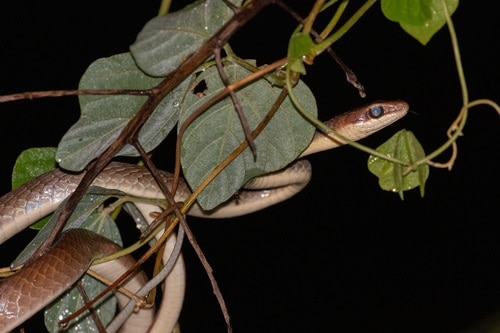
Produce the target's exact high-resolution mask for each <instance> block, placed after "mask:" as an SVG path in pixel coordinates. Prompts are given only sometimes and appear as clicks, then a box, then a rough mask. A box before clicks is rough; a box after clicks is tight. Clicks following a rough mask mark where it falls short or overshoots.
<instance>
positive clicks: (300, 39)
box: [288, 31, 315, 75]
mask: <svg viewBox="0 0 500 333" xmlns="http://www.w3.org/2000/svg"><path fill="white" fill-rule="evenodd" d="M314 45H315V44H314V42H313V40H312V39H311V36H309V35H308V34H305V33H303V32H300V31H299V32H296V33H294V34H292V36H291V37H290V42H289V44H288V63H289V65H290V69H291V70H292V71H294V72H298V73H300V74H304V75H305V74H306V68H305V66H304V63H303V61H302V58H303V56H305V55H306V54H309V53H310V52H311V49H312V47H313V46H314Z"/></svg>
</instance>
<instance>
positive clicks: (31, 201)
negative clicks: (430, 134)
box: [0, 100, 408, 333]
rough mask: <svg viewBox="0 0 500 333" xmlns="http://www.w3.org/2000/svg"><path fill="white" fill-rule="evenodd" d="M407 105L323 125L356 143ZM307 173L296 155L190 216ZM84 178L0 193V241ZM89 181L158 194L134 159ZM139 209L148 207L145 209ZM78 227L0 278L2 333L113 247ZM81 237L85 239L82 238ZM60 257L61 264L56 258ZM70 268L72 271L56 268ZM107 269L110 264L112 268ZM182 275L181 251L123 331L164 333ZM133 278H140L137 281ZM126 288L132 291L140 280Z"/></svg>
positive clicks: (218, 213) (56, 175)
mask: <svg viewBox="0 0 500 333" xmlns="http://www.w3.org/2000/svg"><path fill="white" fill-rule="evenodd" d="M407 111H408V104H407V103H406V102H403V101H399V100H395V101H387V102H376V103H372V104H370V105H367V106H364V107H361V108H358V109H355V110H353V111H350V112H348V113H345V114H342V115H340V116H337V117H335V118H333V119H332V120H330V121H328V122H326V123H325V124H326V125H327V126H329V127H330V128H332V129H334V130H335V131H337V132H338V133H340V134H341V135H343V136H345V137H347V138H349V139H350V140H353V141H356V140H359V139H362V138H364V137H366V136H368V135H370V134H372V133H374V132H376V131H378V130H380V129H382V128H384V127H386V126H388V125H390V124H392V123H393V122H394V121H396V120H398V119H400V118H401V117H403V116H404V115H405V114H406V113H407ZM342 144H343V142H341V141H338V140H335V139H332V138H331V137H327V136H326V135H324V134H322V133H319V132H318V133H316V134H315V136H314V138H313V140H312V142H311V144H310V145H309V146H308V148H307V149H306V150H305V151H304V152H303V153H302V154H301V157H302V156H306V155H309V154H312V153H315V152H318V151H322V150H326V149H332V148H335V147H338V146H340V145H342ZM163 175H164V177H165V180H166V181H167V184H168V182H169V181H170V179H171V175H170V174H168V173H163ZM310 176H311V166H310V164H309V162H307V161H305V160H299V161H297V162H295V163H293V164H291V165H290V166H289V167H287V168H286V169H284V170H281V171H278V172H274V173H271V174H268V175H264V176H261V177H257V178H255V179H252V180H251V181H249V182H248V183H247V184H246V185H245V188H246V189H253V190H251V191H250V190H241V191H240V192H239V194H238V198H237V200H229V201H228V202H226V203H224V204H222V205H220V206H219V207H217V208H216V209H214V210H212V211H203V210H202V209H201V208H200V207H199V206H197V205H193V206H192V207H191V209H190V210H189V211H188V215H192V216H198V217H205V218H227V217H234V216H239V215H244V214H249V213H251V212H254V211H257V210H260V209H264V208H266V207H268V206H271V205H273V204H276V203H278V202H280V201H283V200H285V199H287V198H289V197H291V196H292V195H294V194H295V193H297V192H299V191H300V190H301V189H302V188H303V187H305V186H306V185H307V183H308V182H309V179H310ZM82 177H83V175H82V174H72V173H67V172H64V171H63V170H60V169H56V170H53V171H51V172H49V173H47V174H44V175H42V176H40V177H38V178H36V179H34V180H33V181H31V182H29V183H27V184H25V185H23V186H22V187H20V188H17V189H14V190H13V191H11V192H9V193H7V194H6V195H5V196H3V197H2V198H0V244H1V243H2V242H4V241H5V240H7V239H9V238H10V237H12V236H13V235H15V234H16V233H18V232H19V231H21V230H23V229H24V228H26V227H27V226H29V225H30V224H32V223H33V222H35V221H37V220H38V219H39V218H41V217H43V216H45V215H47V214H49V213H51V212H52V211H54V210H55V209H56V208H57V206H58V205H59V204H60V203H61V202H62V201H63V200H64V199H65V198H66V197H68V196H69V195H70V194H71V193H72V192H73V191H74V190H75V188H76V187H77V185H78V183H79V181H80V180H81V178H82ZM93 185H96V186H100V187H104V188H108V189H117V190H120V191H123V192H125V193H128V194H130V195H133V196H138V197H145V198H164V195H163V194H162V193H161V191H160V189H159V188H158V186H157V184H156V183H155V181H154V179H153V177H152V176H151V175H150V173H149V171H148V170H147V169H146V168H144V167H139V166H137V165H132V164H124V163H117V162H112V163H110V164H109V165H108V166H107V167H106V168H105V169H104V170H103V172H102V173H101V174H100V175H99V176H98V177H97V178H96V179H95V181H94V183H93ZM190 194H191V192H190V189H189V187H188V186H187V185H186V184H185V183H184V182H181V183H180V184H179V187H178V190H177V192H176V193H175V199H176V200H178V201H183V200H185V199H186V198H187V197H188V196H189V195H190ZM154 208H155V206H150V207H149V208H148V209H149V211H151V210H154ZM143 213H144V214H147V213H148V212H146V211H143ZM78 232H79V231H71V232H65V233H63V234H62V235H61V237H60V238H59V239H58V241H56V242H55V244H54V245H53V248H52V249H50V250H49V251H48V254H45V255H44V256H42V257H40V258H32V259H31V260H30V261H29V262H28V263H27V264H26V265H25V266H24V267H23V268H22V269H21V270H20V271H19V272H18V273H16V274H14V275H12V276H10V277H9V278H6V279H5V280H3V281H2V282H0V333H3V332H8V331H10V330H12V329H14V328H15V327H17V326H18V325H20V324H21V323H22V322H23V321H25V320H26V319H28V318H29V317H30V316H32V315H33V314H34V313H36V311H38V310H40V309H41V308H43V307H44V306H46V305H47V304H49V303H50V302H51V301H52V300H54V299H55V298H56V297H57V296H58V295H60V294H61V293H62V292H63V291H64V290H66V289H68V288H69V287H70V286H71V285H72V284H73V283H74V282H75V281H76V280H78V278H79V277H80V276H81V275H82V274H83V273H84V272H85V271H86V270H87V268H88V267H89V265H90V263H91V262H92V261H93V260H94V259H96V258H98V257H101V256H103V255H106V253H109V252H107V251H115V250H116V248H115V247H114V245H113V246H110V244H108V245H102V246H103V247H104V248H106V250H103V249H100V246H97V245H95V244H104V243H109V241H101V240H99V239H98V237H101V236H97V235H96V236H95V237H94V236H92V235H91V236H89V235H88V232H87V234H86V235H85V237H76V236H75V235H73V234H71V233H78ZM67 233H68V234H69V235H68V234H67ZM96 237H97V238H96ZM68 238H70V239H71V240H72V242H74V244H80V243H77V242H81V243H82V244H83V243H86V244H87V245H86V248H88V251H86V253H85V256H83V254H84V253H83V252H85V251H78V250H77V249H78V248H80V245H77V246H76V248H75V247H70V246H68V245H67V240H66V239H68ZM82 238H83V240H84V241H81V239H82ZM101 238H102V237H101ZM79 239H80V241H79ZM89 239H91V240H92V241H91V243H92V244H93V245H90V246H89V245H88V242H89ZM172 242H175V241H174V238H173V237H170V238H169V240H168V241H167V244H168V246H170V247H171V246H172ZM81 246H84V245H81ZM108 247H113V249H111V250H109V249H108ZM52 251H53V252H52ZM170 251H171V248H170ZM78 252H80V253H78ZM87 252H88V253H87ZM74 255H75V256H78V255H79V256H80V258H79V259H75V258H74V257H73V256H74ZM168 256H169V251H167V252H166V253H165V254H164V262H165V261H166V259H167V258H168ZM63 257H64V258H65V259H64V262H62V261H61V260H57V258H63ZM82 257H85V258H82ZM106 264H107V265H111V264H109V263H105V264H100V265H103V266H104V267H106ZM69 267H71V268H72V269H69ZM70 270H74V272H71V274H62V273H61V272H62V271H65V272H69V271H70ZM111 271H115V270H114V269H111ZM49 272H51V274H49ZM34 276H36V279H35V281H32V279H30V278H31V277H34ZM184 278H185V272H184V263H183V261H182V257H179V259H178V260H177V264H176V266H175V267H174V270H173V271H172V272H171V273H170V275H169V276H168V277H167V278H166V280H165V286H166V287H165V288H166V289H165V291H164V297H163V300H162V304H161V305H160V309H159V312H158V315H157V316H156V318H155V319H148V318H149V317H151V316H150V315H149V314H146V315H145V317H144V318H142V317H140V316H139V317H138V318H136V319H134V318H131V319H130V320H128V321H127V323H126V324H125V325H124V329H123V330H125V331H126V330H128V329H130V327H135V328H133V329H131V330H133V331H135V332H137V330H135V329H137V328H136V327H137V326H141V325H145V326H146V327H149V326H150V325H152V326H151V328H150V332H160V331H161V332H170V331H171V330H172V328H173V326H174V325H175V323H176V321H177V318H178V316H179V313H180V309H181V307H182V300H183V294H184ZM138 279H139V280H141V279H142V278H138ZM134 283H138V284H139V285H140V284H141V282H134ZM34 288H37V289H36V292H34V291H33V290H34ZM131 288H132V289H133V290H136V289H138V285H135V286H134V287H131ZM33 293H36V294H37V295H43V297H35V296H34V294H33ZM141 311H143V310H141ZM134 320H138V321H140V323H139V324H138V323H137V322H134ZM144 330H147V328H145V329H144Z"/></svg>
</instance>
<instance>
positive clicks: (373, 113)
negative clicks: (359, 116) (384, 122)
mask: <svg viewBox="0 0 500 333" xmlns="http://www.w3.org/2000/svg"><path fill="white" fill-rule="evenodd" d="M368 114H369V115H370V117H372V118H373V119H377V118H380V117H382V116H383V115H384V108H383V107H381V106H375V107H373V108H371V109H370V110H368Z"/></svg>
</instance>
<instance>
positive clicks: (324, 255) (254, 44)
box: [0, 1, 500, 332]
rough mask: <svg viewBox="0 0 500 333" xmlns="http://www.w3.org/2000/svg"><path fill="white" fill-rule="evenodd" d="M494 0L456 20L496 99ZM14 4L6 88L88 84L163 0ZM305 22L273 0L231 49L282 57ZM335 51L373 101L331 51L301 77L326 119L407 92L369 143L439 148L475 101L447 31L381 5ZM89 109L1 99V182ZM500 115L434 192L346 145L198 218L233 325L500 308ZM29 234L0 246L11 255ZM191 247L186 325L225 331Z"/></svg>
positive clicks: (376, 326) (444, 324)
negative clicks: (390, 174)
mask: <svg viewBox="0 0 500 333" xmlns="http://www.w3.org/2000/svg"><path fill="white" fill-rule="evenodd" d="M295 3H299V2H295ZM304 3H305V2H302V5H304ZM494 3H495V2H493V1H462V2H461V3H460V5H459V8H458V10H457V11H456V13H455V14H454V15H453V18H454V20H455V25H456V30H457V33H458V38H459V43H460V47H461V51H462V60H463V63H464V68H465V75H466V77H467V79H468V85H469V94H470V98H471V100H472V99H476V98H491V99H493V100H495V101H497V102H498V101H499V100H498V93H499V88H500V84H499V76H500V66H499V59H500V57H499V56H500V51H499V48H498V45H497V44H498V32H499V29H498V24H497V23H496V22H497V20H498V18H497V13H498V12H497V11H496V10H494V9H493V4H494ZM2 7H4V8H2V9H1V10H0V31H1V32H2V42H1V44H0V45H1V46H0V48H1V53H0V94H2V95H4V94H9V93H16V92H23V91H36V90H51V89H74V88H76V87H77V85H78V81H79V78H80V77H81V75H82V74H83V72H84V71H85V69H86V68H87V66H89V65H90V63H92V62H93V61H94V60H95V59H97V58H100V57H107V56H110V55H113V54H116V53H122V52H127V51H128V46H129V45H130V44H131V43H133V41H134V39H135V36H136V35H137V33H138V32H139V31H140V29H141V27H142V26H143V25H144V23H145V22H147V21H148V20H149V19H150V18H152V17H153V16H155V15H156V13H157V9H158V7H159V2H158V1H155V2H144V1H127V2H123V1H106V2H105V3H104V2H97V1H86V2H79V3H74V2H62V1H60V2H57V3H54V2H51V3H50V4H49V2H32V3H29V4H27V3H25V2H22V3H21V2H10V3H9V8H6V5H5V4H4V5H2ZM351 7H352V8H351ZM349 8H351V11H352V10H354V9H355V8H357V5H356V4H354V3H351V4H350V7H349ZM294 28H295V23H294V22H293V21H292V20H291V19H289V17H288V16H287V15H286V14H285V13H283V12H281V11H280V10H279V9H277V8H269V9H267V10H265V11H264V12H263V13H262V14H261V15H259V16H258V17H257V18H256V19H255V20H254V21H253V22H252V23H251V24H250V25H248V26H247V27H246V28H245V29H243V30H242V31H241V32H240V33H238V34H237V35H236V36H235V38H234V40H233V41H232V44H233V47H234V48H235V49H236V51H237V52H238V53H239V54H240V55H241V56H242V57H247V58H256V59H259V62H260V63H266V62H271V61H273V60H275V59H278V58H280V57H283V56H284V54H285V52H286V44H287V38H288V37H287V36H288V35H289V34H290V33H291V32H292V31H293V29H294ZM335 50H336V51H337V52H338V54H339V55H340V56H341V57H342V58H343V59H344V61H345V62H346V63H347V64H349V65H350V66H351V67H352V68H353V69H354V70H355V72H356V73H357V74H358V76H359V78H360V79H361V81H362V83H363V84H364V85H365V87H366V89H367V98H366V99H364V100H363V99H361V98H360V97H359V96H358V94H357V92H356V91H355V90H354V89H353V88H352V87H351V86H349V85H348V84H347V83H346V82H345V80H344V75H343V73H342V72H341V71H340V70H339V69H338V67H337V66H336V65H335V63H334V62H333V61H332V60H331V59H330V58H328V56H326V55H323V56H321V57H319V58H318V59H317V60H316V62H315V66H313V67H309V68H308V75H307V76H306V77H304V80H305V81H306V83H307V84H308V85H309V86H310V87H311V89H312V90H313V92H314V93H315V95H316V98H317V101H318V106H319V112H320V116H321V118H322V119H328V118H330V117H331V116H333V115H335V114H337V113H341V112H344V111H347V110H349V109H351V108H354V107H356V106H358V105H361V104H364V103H367V102H370V101H374V100H377V99H393V98H398V99H404V100H406V101H408V102H409V104H410V106H411V112H410V114H408V115H407V116H406V117H405V119H403V120H402V121H399V122H398V123H396V124H395V125H393V126H391V127H390V128H387V129H385V130H383V131H382V132H380V133H378V134H376V135H374V136H372V137H371V138H369V139H368V140H365V141H363V142H364V143H365V144H367V145H369V146H372V147H376V146H377V145H379V144H380V143H382V142H383V141H384V140H385V139H387V138H388V137H390V136H391V135H392V134H393V133H394V132H396V131H397V130H399V129H402V128H406V129H407V130H411V131H413V132H414V133H415V134H416V136H417V137H418V138H419V139H420V141H421V143H422V144H423V146H424V148H425V150H426V151H427V152H430V151H432V150H434V149H436V148H437V147H438V146H439V145H441V144H442V143H443V142H444V141H445V140H446V134H445V133H446V129H447V128H448V126H449V124H450V123H451V122H452V121H453V120H454V118H455V117H456V115H457V114H458V112H459V109H460V106H461V101H462V97H461V94H460V89H459V83H458V80H457V74H456V69H455V63H454V59H453V56H452V50H451V45H450V40H449V34H448V32H447V30H446V29H443V30H441V31H440V32H438V34H437V35H436V36H435V37H434V38H433V39H432V40H431V41H430V42H429V44H428V45H427V46H426V47H424V46H422V45H420V44H419V43H418V42H417V41H415V40H414V39H413V38H411V37H409V36H408V35H406V34H405V33H404V32H403V31H402V30H401V29H400V28H399V26H398V24H396V23H393V22H389V21H387V20H386V19H385V18H384V17H383V16H382V13H381V11H380V4H379V3H377V4H375V6H374V7H373V8H372V9H371V10H370V11H369V13H368V14H367V15H366V16H365V17H363V19H362V20H361V21H360V22H358V24H356V26H355V27H354V28H353V29H352V30H351V31H350V32H349V33H348V34H347V35H346V36H344V37H343V38H342V39H341V40H340V41H339V42H338V43H336V44H335ZM78 116H79V110H78V103H77V100H76V98H74V97H66V98H56V99H45V100H36V101H19V102H14V103H5V104H1V105H0V143H1V149H2V153H3V154H2V160H1V163H0V167H1V170H0V193H1V194H4V193H6V192H8V191H9V189H10V170H11V168H12V166H13V164H14V162H15V159H16V157H17V155H18V154H19V153H20V152H21V151H22V150H24V149H26V148H28V147H32V146H39V147H42V146H56V145H57V143H58V140H59V139H60V138H61V137H62V135H63V134H64V133H65V131H66V130H67V129H68V128H69V126H70V125H71V124H72V123H74V122H75V121H76V120H77V118H78ZM499 124H500V122H499V117H498V115H496V114H495V112H494V111H492V110H491V109H490V108H488V107H484V106H481V107H476V108H474V109H472V110H471V111H470V114H469V119H468V122H467V125H466V127H465V130H464V136H463V137H461V138H460V139H459V141H458V144H459V155H458V159H457V161H456V164H455V166H454V168H453V169H452V170H451V172H450V171H447V170H443V169H431V175H430V179H429V181H428V183H427V185H426V193H425V197H424V198H421V197H420V195H419V193H418V191H417V190H414V191H411V192H407V193H406V194H405V200H404V201H401V200H400V199H399V197H398V195H397V194H393V193H388V192H384V191H382V190H380V189H379V188H378V186H377V179H376V178H375V177H374V176H373V175H372V174H370V173H369V172H368V171H367V169H366V159H367V156H366V155H365V154H364V153H361V152H358V151H356V150H354V149H352V148H349V147H343V148H341V149H336V150H334V151H331V152H324V153H322V154H318V155H316V156H311V157H310V158H309V160H310V161H311V162H312V164H313V170H314V172H313V179H312V181H311V183H310V184H309V185H308V187H307V188H306V189H304V190H303V191H302V192H301V193H300V194H299V195H297V196H295V197H294V198H292V199H290V200H288V201H287V202H284V203H282V204H279V205H277V206H275V207H271V208H269V209H266V210H265V211H261V212H258V213H255V214H252V215H249V216H246V217H243V218H238V219H232V220H229V221H204V220H201V219H194V218H191V219H189V220H190V222H191V227H192V228H193V230H194V232H195V235H196V237H197V238H198V241H199V242H200V244H201V246H202V248H203V250H204V251H205V254H206V256H207V257H208V259H209V261H210V263H211V264H212V265H213V268H214V271H215V276H216V277H217V279H218V282H219V284H220V287H221V289H222V291H223V294H224V296H225V298H226V301H227V304H228V307H229V311H230V313H231V315H232V319H233V325H234V328H235V331H236V332H255V331H261V332H271V331H272V332H423V331H424V332H462V331H463V330H465V329H467V328H469V327H472V326H474V325H476V324H478V323H479V322H481V321H484V320H488V318H490V317H491V316H494V315H495V314H496V313H497V312H498V311H499V310H500V288H499V282H498V281H499V278H500V270H498V268H497V266H498V263H499V259H500V250H499V245H498V239H499V237H500V228H499V227H498V225H497V224H498V213H497V211H498V206H499V204H500V200H499V196H498V186H499V185H500V182H499V180H500V177H499V175H498V172H497V169H498V162H497V159H498V143H499V135H498V128H499V127H498V125H499ZM170 152H171V151H169V152H167V156H170V155H168V153H170ZM448 156H449V152H447V153H446V154H445V155H444V156H442V157H441V158H440V160H441V161H445V160H446V159H447V158H448ZM20 242H21V240H20V239H19V238H16V240H14V241H11V242H8V243H7V244H6V245H5V246H2V252H1V253H2V264H4V265H5V264H7V263H8V261H7V262H4V260H5V257H6V256H8V257H9V258H11V257H12V256H13V251H14V248H15V246H16V245H18V244H19V243H20ZM184 254H185V258H186V261H187V266H188V267H187V269H188V282H187V283H188V289H187V295H186V300H185V305H184V310H183V313H182V315H181V319H180V320H181V327H182V328H183V332H201V331H204V332H207V331H208V332H223V331H224V330H225V325H224V321H223V317H222V315H221V313H220V310H219V308H218V305H217V303H216V300H215V297H214V296H213V295H212V292H211V288H210V284H209V282H208V279H207V278H206V275H205V273H204V272H203V269H202V267H201V265H200V263H199V261H198V259H197V258H196V257H195V256H194V254H193V251H192V250H191V248H190V247H189V246H186V248H185V250H184ZM34 327H36V326H34ZM31 331H38V329H32V330H31ZM480 331H485V330H484V329H483V330H480Z"/></svg>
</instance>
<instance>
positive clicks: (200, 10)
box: [130, 0, 242, 76]
mask: <svg viewBox="0 0 500 333" xmlns="http://www.w3.org/2000/svg"><path fill="white" fill-rule="evenodd" d="M231 2H232V3H233V4H235V5H236V6H239V5H240V4H241V3H242V0H237V1H231ZM233 15H234V13H233V11H232V10H231V9H230V8H229V7H228V6H227V5H226V4H224V1H220V0H206V1H198V2H195V3H194V4H193V5H190V6H188V7H186V8H184V9H182V10H180V11H177V12H174V13H169V14H168V15H166V16H158V17H155V18H153V19H152V20H150V21H149V22H148V23H146V25H145V26H144V28H143V29H142V31H141V32H140V33H139V35H138V36H137V39H136V41H135V42H134V44H132V45H131V46H130V51H131V52H132V55H133V56H134V58H135V60H136V61H137V64H138V66H139V67H140V68H141V69H142V70H143V71H144V72H145V73H147V74H149V75H151V76H165V75H167V74H168V73H170V72H171V71H173V70H174V69H175V68H177V66H179V64H180V63H181V62H182V61H183V60H184V59H185V58H187V57H188V56H189V55H190V54H191V53H193V52H195V51H196V50H197V49H198V48H199V47H200V46H201V45H202V44H203V43H204V42H205V41H206V40H207V39H209V38H210V37H212V35H214V34H215V33H216V32H217V30H219V28H220V27H222V25H223V24H224V23H226V22H227V20H229V18H231V17H232V16H233Z"/></svg>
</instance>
